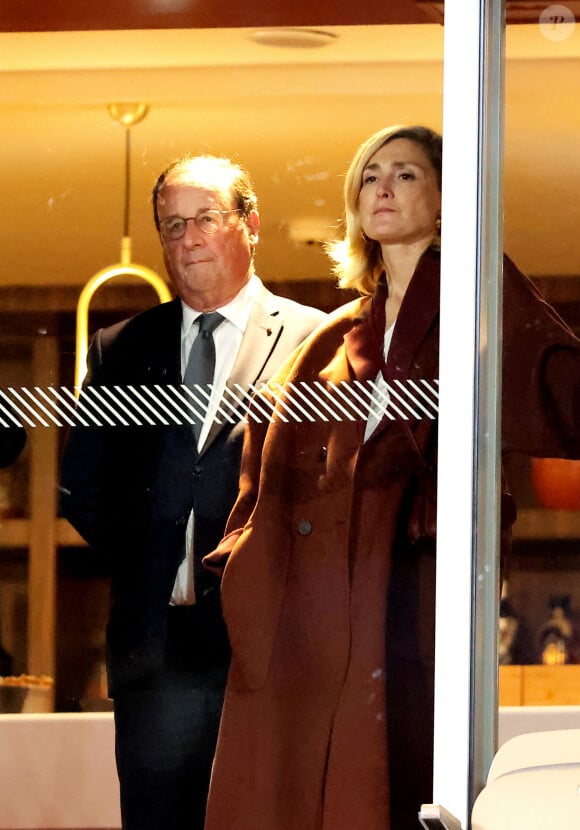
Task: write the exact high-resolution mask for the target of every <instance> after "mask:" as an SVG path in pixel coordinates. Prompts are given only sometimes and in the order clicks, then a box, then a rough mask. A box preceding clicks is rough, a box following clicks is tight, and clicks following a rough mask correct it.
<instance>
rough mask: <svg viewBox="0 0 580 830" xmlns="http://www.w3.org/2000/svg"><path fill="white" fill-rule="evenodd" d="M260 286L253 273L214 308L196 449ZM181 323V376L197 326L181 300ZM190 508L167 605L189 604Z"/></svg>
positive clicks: (191, 587) (192, 599)
mask: <svg viewBox="0 0 580 830" xmlns="http://www.w3.org/2000/svg"><path fill="white" fill-rule="evenodd" d="M259 287H260V280H259V278H258V277H257V276H256V275H255V274H253V275H252V276H251V277H250V279H249V280H248V282H247V283H246V284H245V285H244V286H243V288H242V289H241V290H240V291H239V292H238V293H237V294H236V296H235V297H234V299H233V300H231V301H230V302H229V303H227V304H226V305H224V306H220V307H219V308H217V309H215V310H216V311H219V313H220V314H222V315H223V317H224V319H223V321H222V322H221V323H220V324H219V326H218V327H217V328H216V329H215V330H214V332H213V339H214V343H215V353H216V362H215V372H214V378H213V385H212V391H211V396H210V401H209V405H208V408H207V414H206V416H205V418H204V421H203V424H202V428H201V432H200V435H199V442H198V450H201V449H202V448H203V446H204V444H205V442H206V440H207V436H208V433H209V430H210V427H211V425H212V423H213V419H214V416H215V414H216V410H217V407H218V404H219V402H220V400H221V396H222V393H223V391H224V387H225V385H226V383H227V380H228V378H229V377H230V375H231V373H232V369H233V367H234V363H235V360H236V357H237V355H238V351H239V349H240V345H241V343H242V338H243V336H244V332H245V330H246V327H247V325H248V320H249V318H250V312H251V309H252V303H253V302H254V299H255V297H256V294H257V292H258V290H259ZM181 305H182V312H183V313H182V323H181V377H183V375H184V373H185V367H186V366H187V361H188V359H189V352H190V350H191V346H192V344H193V341H194V340H195V338H196V337H197V332H198V329H199V326H198V323H197V318H198V317H199V316H200V314H201V312H200V311H195V309H193V308H190V307H189V306H188V305H186V304H185V303H184V302H183V300H182V302H181ZM193 523H194V516H193V511H192V512H191V514H190V516H189V521H188V523H187V531H186V536H185V557H184V559H183V562H182V563H181V565H180V566H179V570H178V572H177V577H176V579H175V585H174V587H173V593H172V595H171V605H193V604H194V603H195V590H194V584H193Z"/></svg>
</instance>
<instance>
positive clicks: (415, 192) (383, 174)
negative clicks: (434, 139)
mask: <svg viewBox="0 0 580 830" xmlns="http://www.w3.org/2000/svg"><path fill="white" fill-rule="evenodd" d="M359 211H360V218H361V223H362V228H363V231H364V232H365V233H366V235H367V236H368V237H369V238H370V239H375V240H376V241H377V242H380V243H381V245H414V244H417V243H423V242H427V244H430V243H431V242H432V240H433V238H434V236H435V235H436V227H435V223H436V220H437V219H438V217H439V216H440V215H441V193H440V190H439V185H438V180H437V172H436V171H435V169H434V167H433V165H432V164H431V162H430V161H429V158H428V157H427V155H426V153H425V152H424V150H423V148H422V147H421V146H420V145H419V144H417V143H416V142H414V141H411V140H409V139H408V138H395V139H393V140H392V141H390V142H389V143H388V144H384V145H383V146H382V147H380V148H379V149H378V150H377V152H376V153H375V154H374V155H373V156H371V158H370V159H369V161H368V164H367V165H366V167H365V168H364V170H363V175H362V184H361V190H360V194H359Z"/></svg>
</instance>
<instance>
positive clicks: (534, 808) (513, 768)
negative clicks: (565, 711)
mask: <svg viewBox="0 0 580 830" xmlns="http://www.w3.org/2000/svg"><path fill="white" fill-rule="evenodd" d="M471 828H472V830H575V828H580V729H563V730H551V731H549V732H532V733H529V734H523V735H517V736H516V737H514V738H511V739H510V740H508V741H507V742H506V743H505V744H503V745H502V746H501V747H500V749H499V750H498V752H497V754H496V756H495V758H494V760H493V762H492V765H491V768H490V770H489V775H488V778H487V783H486V786H485V788H484V789H483V790H482V792H481V793H480V794H479V796H478V798H477V799H476V801H475V804H474V806H473V811H472V817H471Z"/></svg>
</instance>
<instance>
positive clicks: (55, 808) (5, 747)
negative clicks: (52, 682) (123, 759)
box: [0, 712, 121, 830]
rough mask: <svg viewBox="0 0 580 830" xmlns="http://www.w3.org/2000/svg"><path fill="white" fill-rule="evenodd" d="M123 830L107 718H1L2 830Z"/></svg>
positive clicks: (111, 729) (102, 714) (107, 715)
mask: <svg viewBox="0 0 580 830" xmlns="http://www.w3.org/2000/svg"><path fill="white" fill-rule="evenodd" d="M47 827H50V828H51V830H61V828H67V830H105V828H106V829H107V830H117V828H120V827H121V817H120V810H119V783H118V780H117V773H116V769H115V756H114V725H113V715H112V714H111V713H110V712H94V713H88V714H84V713H83V714H79V713H75V714H62V715H61V714H17V715H0V828H1V829H2V830H5V829H6V828H10V830H25V829H26V830H36V829H37V828H47Z"/></svg>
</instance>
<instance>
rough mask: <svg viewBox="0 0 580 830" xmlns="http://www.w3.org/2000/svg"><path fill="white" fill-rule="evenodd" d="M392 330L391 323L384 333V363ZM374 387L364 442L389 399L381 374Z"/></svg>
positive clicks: (373, 429)
mask: <svg viewBox="0 0 580 830" xmlns="http://www.w3.org/2000/svg"><path fill="white" fill-rule="evenodd" d="M394 330H395V324H394V323H393V324H392V325H391V326H389V328H388V329H387V330H386V331H385V339H384V343H383V355H384V358H385V363H386V362H387V355H388V354H389V349H390V347H391V340H392V339H393V332H394ZM375 387H376V392H375V393H374V395H373V399H372V400H371V402H370V407H369V417H368V419H367V423H366V427H365V437H364V440H365V441H368V439H369V438H370V437H371V435H372V434H373V432H374V431H375V430H376V428H377V427H378V425H379V424H380V423H381V421H382V420H383V414H384V411H385V409H386V407H387V406H388V403H389V398H390V395H389V388H388V386H387V381H386V380H385V379H384V377H383V373H382V372H379V373H378V375H377V376H376V378H375Z"/></svg>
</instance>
